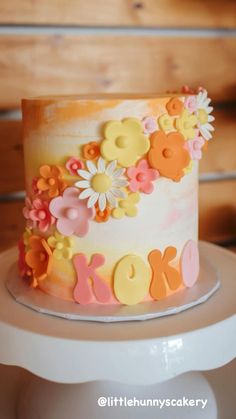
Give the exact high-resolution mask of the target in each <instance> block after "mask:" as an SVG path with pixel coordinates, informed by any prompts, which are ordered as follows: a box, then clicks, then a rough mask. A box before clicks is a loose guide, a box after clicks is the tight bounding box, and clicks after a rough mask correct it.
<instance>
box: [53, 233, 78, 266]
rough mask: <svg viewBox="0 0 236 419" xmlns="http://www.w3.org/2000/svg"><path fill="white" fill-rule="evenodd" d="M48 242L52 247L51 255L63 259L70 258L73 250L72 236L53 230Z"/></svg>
mask: <svg viewBox="0 0 236 419" xmlns="http://www.w3.org/2000/svg"><path fill="white" fill-rule="evenodd" d="M48 244H49V246H50V247H51V248H53V249H54V250H53V256H54V257H55V258H56V259H58V260H60V259H62V258H64V259H71V258H72V255H73V252H72V247H73V239H72V237H65V236H62V235H61V234H59V233H58V232H57V231H55V234H54V236H50V237H49V238H48Z"/></svg>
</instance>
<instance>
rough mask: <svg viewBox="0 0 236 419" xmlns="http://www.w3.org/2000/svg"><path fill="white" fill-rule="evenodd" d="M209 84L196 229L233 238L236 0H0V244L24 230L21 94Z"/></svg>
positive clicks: (221, 240)
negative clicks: (211, 122) (211, 123)
mask: <svg viewBox="0 0 236 419" xmlns="http://www.w3.org/2000/svg"><path fill="white" fill-rule="evenodd" d="M184 84H188V85H190V86H192V87H197V86H199V85H201V86H204V87H206V88H207V89H208V91H209V95H210V96H211V97H212V98H213V101H214V106H215V117H216V132H215V137H214V141H212V142H211V144H210V147H209V151H208V153H207V154H205V156H204V159H203V160H202V162H201V178H200V237H201V238H203V239H207V240H211V241H215V242H219V243H233V242H234V241H236V119H235V115H236V2H235V0H225V1H222V0H214V1H213V0H204V1H203V0H99V1H98V0H86V1H85V0H40V1H36V2H32V1H31V0H11V1H9V0H1V1H0V167H1V176H0V233H1V242H0V248H1V249H2V248H4V247H7V246H9V245H12V244H14V243H15V242H16V240H17V236H18V235H19V233H20V232H21V231H22V227H23V220H22V216H21V207H22V200H23V189H24V181H23V155H22V145H21V123H20V112H19V107H20V99H21V97H23V96H29V95H38V94H40V95H41V94H50V93H75V92H76V93H81V92H91V91H92V92H121V91H123V92H127V91H128V92H146V93H147V92H153V91H161V92H163V91H166V90H175V89H178V88H179V87H181V86H182V85H184Z"/></svg>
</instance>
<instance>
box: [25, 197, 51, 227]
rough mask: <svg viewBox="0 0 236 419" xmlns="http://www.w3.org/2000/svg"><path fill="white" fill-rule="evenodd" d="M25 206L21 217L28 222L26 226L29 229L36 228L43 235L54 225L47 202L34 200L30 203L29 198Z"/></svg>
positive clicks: (38, 199)
mask: <svg viewBox="0 0 236 419" xmlns="http://www.w3.org/2000/svg"><path fill="white" fill-rule="evenodd" d="M25 204H26V206H25V207H24V208H23V215H24V217H25V218H26V219H27V220H28V222H27V225H28V226H29V227H32V228H35V227H37V228H38V229H39V230H40V231H42V232H43V233H44V232H45V231H47V230H48V229H49V228H50V227H51V225H53V224H54V223H55V218H54V217H53V216H52V215H51V213H50V211H49V203H48V202H47V201H43V200H42V199H40V198H36V199H34V200H33V201H32V202H31V200H30V198H28V197H27V198H26V200H25Z"/></svg>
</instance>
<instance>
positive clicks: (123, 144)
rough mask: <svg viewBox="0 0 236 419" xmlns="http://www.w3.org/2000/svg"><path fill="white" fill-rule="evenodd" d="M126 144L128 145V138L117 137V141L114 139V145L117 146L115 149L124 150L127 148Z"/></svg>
mask: <svg viewBox="0 0 236 419" xmlns="http://www.w3.org/2000/svg"><path fill="white" fill-rule="evenodd" d="M128 144H129V139H128V137H125V136H123V135H122V136H120V137H117V139H116V145H117V147H119V148H125V147H127V146H128Z"/></svg>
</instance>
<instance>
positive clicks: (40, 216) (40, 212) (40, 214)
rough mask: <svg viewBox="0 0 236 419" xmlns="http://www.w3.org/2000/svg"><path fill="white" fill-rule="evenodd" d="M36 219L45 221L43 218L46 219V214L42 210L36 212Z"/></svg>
mask: <svg viewBox="0 0 236 419" xmlns="http://www.w3.org/2000/svg"><path fill="white" fill-rule="evenodd" d="M38 217H39V219H40V220H45V218H46V212H45V211H44V210H40V211H39V212H38Z"/></svg>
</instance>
